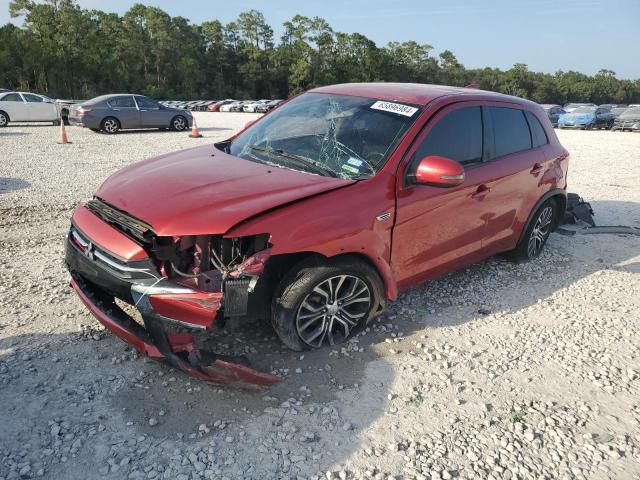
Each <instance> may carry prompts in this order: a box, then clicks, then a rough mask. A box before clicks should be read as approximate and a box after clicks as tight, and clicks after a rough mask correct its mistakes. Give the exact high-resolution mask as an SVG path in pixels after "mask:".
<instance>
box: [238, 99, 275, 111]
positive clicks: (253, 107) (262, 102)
mask: <svg viewBox="0 0 640 480" xmlns="http://www.w3.org/2000/svg"><path fill="white" fill-rule="evenodd" d="M270 101H271V100H258V101H257V102H251V103H247V104H246V105H243V106H242V111H243V112H250V113H253V112H255V111H256V109H257V108H258V107H259V106H261V105H265V104H266V103H269V102H270Z"/></svg>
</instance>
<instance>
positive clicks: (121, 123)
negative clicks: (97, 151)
mask: <svg viewBox="0 0 640 480" xmlns="http://www.w3.org/2000/svg"><path fill="white" fill-rule="evenodd" d="M192 119H193V117H192V114H191V112H190V111H188V110H183V109H180V108H172V107H166V106H164V105H161V104H160V103H158V102H157V101H155V100H153V99H151V98H149V97H145V96H143V95H132V94H118V95H102V96H100V97H95V98H92V99H91V100H87V101H86V102H82V103H81V104H79V105H74V106H72V107H70V108H69V123H70V124H71V125H77V126H80V127H87V128H89V129H91V130H93V131H95V132H98V131H103V132H105V133H116V132H118V131H119V130H126V129H135V128H160V129H166V128H170V129H171V130H176V131H182V130H185V129H187V128H189V127H190V126H191V123H192Z"/></svg>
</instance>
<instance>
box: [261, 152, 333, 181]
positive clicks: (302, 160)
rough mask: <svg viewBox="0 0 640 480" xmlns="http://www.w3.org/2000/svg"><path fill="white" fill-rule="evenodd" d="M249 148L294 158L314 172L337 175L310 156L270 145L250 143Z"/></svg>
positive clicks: (331, 175)
mask: <svg viewBox="0 0 640 480" xmlns="http://www.w3.org/2000/svg"><path fill="white" fill-rule="evenodd" d="M249 148H250V149H251V150H256V151H258V152H265V153H270V154H271V155H275V156H276V157H281V158H288V159H290V160H294V162H297V164H298V165H302V166H303V167H311V169H312V170H315V171H316V173H323V174H325V175H328V176H330V177H337V176H338V175H337V174H336V173H335V172H334V171H333V170H330V169H329V168H327V167H323V166H322V165H319V164H318V163H316V162H314V161H313V160H311V159H310V158H307V157H303V156H301V155H296V154H295V153H287V152H285V151H284V150H281V149H279V148H271V147H260V146H258V145H251V146H250V147H249Z"/></svg>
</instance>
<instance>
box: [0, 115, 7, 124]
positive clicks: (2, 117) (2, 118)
mask: <svg viewBox="0 0 640 480" xmlns="http://www.w3.org/2000/svg"><path fill="white" fill-rule="evenodd" d="M6 125H7V116H6V115H5V114H4V113H0V127H4V126H6Z"/></svg>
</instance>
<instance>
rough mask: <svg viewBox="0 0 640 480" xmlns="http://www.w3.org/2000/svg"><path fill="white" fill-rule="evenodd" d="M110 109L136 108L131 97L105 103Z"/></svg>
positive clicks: (114, 99)
mask: <svg viewBox="0 0 640 480" xmlns="http://www.w3.org/2000/svg"><path fill="white" fill-rule="evenodd" d="M107 103H108V104H109V106H110V107H111V108H136V104H135V103H134V102H133V97H116V98H112V99H111V100H109V101H108V102H107Z"/></svg>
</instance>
